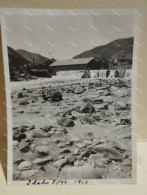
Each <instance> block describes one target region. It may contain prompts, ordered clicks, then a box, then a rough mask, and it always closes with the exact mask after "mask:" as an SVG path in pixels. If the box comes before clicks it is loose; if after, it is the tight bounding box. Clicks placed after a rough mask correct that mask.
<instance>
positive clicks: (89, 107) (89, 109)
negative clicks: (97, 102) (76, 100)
mask: <svg viewBox="0 0 147 195" xmlns="http://www.w3.org/2000/svg"><path fill="white" fill-rule="evenodd" d="M79 112H81V113H90V114H92V113H94V112H95V108H94V107H93V106H92V104H91V103H86V104H85V105H84V106H83V107H81V108H80V110H79Z"/></svg>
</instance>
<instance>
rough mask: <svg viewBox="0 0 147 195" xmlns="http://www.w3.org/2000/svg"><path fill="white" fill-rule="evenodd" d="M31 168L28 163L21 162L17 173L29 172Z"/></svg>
mask: <svg viewBox="0 0 147 195" xmlns="http://www.w3.org/2000/svg"><path fill="white" fill-rule="evenodd" d="M31 168H32V164H31V163H30V162H29V161H23V162H21V163H20V164H19V166H18V169H19V171H25V170H30V169H31Z"/></svg>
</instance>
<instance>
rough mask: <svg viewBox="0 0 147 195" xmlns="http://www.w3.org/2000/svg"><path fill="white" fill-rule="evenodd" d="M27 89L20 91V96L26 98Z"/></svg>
mask: <svg viewBox="0 0 147 195" xmlns="http://www.w3.org/2000/svg"><path fill="white" fill-rule="evenodd" d="M27 96H28V95H27V91H25V90H23V91H22V92H20V93H18V98H24V97H27Z"/></svg>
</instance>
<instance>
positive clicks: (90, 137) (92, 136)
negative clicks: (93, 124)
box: [84, 132, 95, 140]
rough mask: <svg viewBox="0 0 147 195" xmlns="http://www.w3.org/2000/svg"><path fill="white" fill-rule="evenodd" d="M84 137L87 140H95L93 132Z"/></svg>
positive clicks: (85, 134)
mask: <svg viewBox="0 0 147 195" xmlns="http://www.w3.org/2000/svg"><path fill="white" fill-rule="evenodd" d="M84 137H85V139H87V140H93V139H94V138H95V136H94V134H93V132H88V133H84Z"/></svg>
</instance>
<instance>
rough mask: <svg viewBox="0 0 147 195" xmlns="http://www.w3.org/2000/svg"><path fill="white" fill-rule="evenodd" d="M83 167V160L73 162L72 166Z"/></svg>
mask: <svg viewBox="0 0 147 195" xmlns="http://www.w3.org/2000/svg"><path fill="white" fill-rule="evenodd" d="M83 165H84V161H83V160H81V161H80V160H77V161H75V162H74V166H83Z"/></svg>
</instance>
